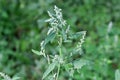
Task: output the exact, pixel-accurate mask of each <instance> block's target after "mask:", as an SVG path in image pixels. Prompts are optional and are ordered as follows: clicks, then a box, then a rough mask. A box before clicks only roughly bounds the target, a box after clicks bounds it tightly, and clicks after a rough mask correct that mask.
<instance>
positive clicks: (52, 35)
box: [43, 31, 56, 47]
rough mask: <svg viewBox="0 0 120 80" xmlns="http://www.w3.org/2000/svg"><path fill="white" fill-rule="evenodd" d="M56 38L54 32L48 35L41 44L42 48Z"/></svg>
mask: <svg viewBox="0 0 120 80" xmlns="http://www.w3.org/2000/svg"><path fill="white" fill-rule="evenodd" d="M55 36H56V31H52V32H50V33H49V35H48V36H47V37H46V38H45V43H44V44H43V47H44V46H45V45H46V44H47V43H48V42H50V41H52V40H53V39H54V38H55Z"/></svg>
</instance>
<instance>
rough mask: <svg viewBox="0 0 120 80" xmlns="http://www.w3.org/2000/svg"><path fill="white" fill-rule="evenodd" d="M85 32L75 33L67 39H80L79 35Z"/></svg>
mask: <svg viewBox="0 0 120 80" xmlns="http://www.w3.org/2000/svg"><path fill="white" fill-rule="evenodd" d="M84 32H85V31H80V32H77V33H75V34H72V35H71V36H70V37H69V38H70V39H77V38H78V37H80V36H81V35H83V33H84Z"/></svg>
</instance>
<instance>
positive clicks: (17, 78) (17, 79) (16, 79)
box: [12, 76, 20, 80]
mask: <svg viewBox="0 0 120 80" xmlns="http://www.w3.org/2000/svg"><path fill="white" fill-rule="evenodd" d="M19 79H20V77H17V76H16V77H13V78H12V80H19Z"/></svg>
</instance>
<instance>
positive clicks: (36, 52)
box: [32, 49, 42, 55]
mask: <svg viewBox="0 0 120 80" xmlns="http://www.w3.org/2000/svg"><path fill="white" fill-rule="evenodd" d="M32 52H33V53H35V54H37V55H42V54H40V52H39V51H36V50H34V49H32Z"/></svg>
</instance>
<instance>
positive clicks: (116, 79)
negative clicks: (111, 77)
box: [115, 69, 120, 80]
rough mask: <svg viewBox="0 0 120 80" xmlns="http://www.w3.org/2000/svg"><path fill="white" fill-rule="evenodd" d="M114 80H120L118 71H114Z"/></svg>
mask: <svg viewBox="0 0 120 80" xmlns="http://www.w3.org/2000/svg"><path fill="white" fill-rule="evenodd" d="M115 80H120V70H118V69H117V70H116V71H115Z"/></svg>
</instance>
